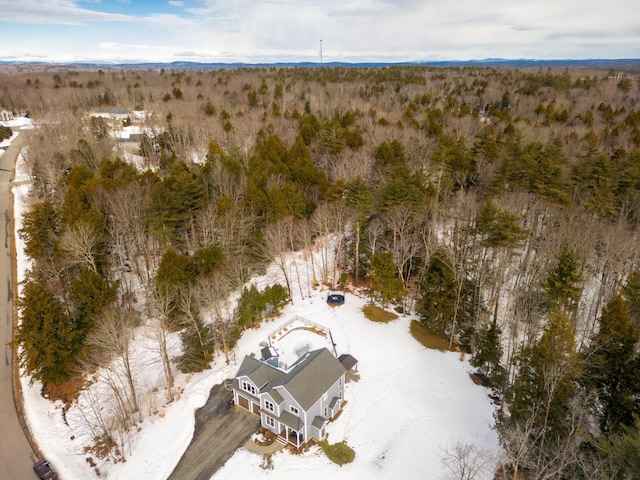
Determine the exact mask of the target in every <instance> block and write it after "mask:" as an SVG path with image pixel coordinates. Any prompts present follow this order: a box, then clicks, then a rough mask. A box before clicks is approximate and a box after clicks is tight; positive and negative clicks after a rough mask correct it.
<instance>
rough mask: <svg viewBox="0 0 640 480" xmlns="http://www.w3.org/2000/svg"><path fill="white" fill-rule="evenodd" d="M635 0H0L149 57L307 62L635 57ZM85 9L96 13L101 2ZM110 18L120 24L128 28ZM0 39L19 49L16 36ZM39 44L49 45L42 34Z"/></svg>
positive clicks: (639, 51)
mask: <svg viewBox="0 0 640 480" xmlns="http://www.w3.org/2000/svg"><path fill="white" fill-rule="evenodd" d="M636 1H637V0H607V2H602V1H601V0H563V1H558V0H538V1H536V2H531V1H530V0H486V1H484V2H478V1H477V0H455V1H452V0H352V1H349V2H344V0H305V1H303V0H272V1H264V0H261V1H259V2H256V1H255V0H233V1H229V0H200V1H199V2H197V3H196V5H197V7H194V6H193V4H191V2H185V1H183V0H166V3H165V2H140V1H138V2H137V6H138V9H137V11H140V7H141V6H144V7H145V8H144V11H143V12H142V13H138V14H137V15H138V16H137V17H134V16H132V15H122V14H120V15H119V14H112V13H105V12H99V11H94V10H88V9H87V8H81V6H80V2H76V1H72V0H20V1H16V0H0V12H2V15H3V16H2V18H0V22H13V23H16V24H18V25H19V24H20V23H30V24H38V23H48V24H70V25H78V26H79V27H78V31H79V32H83V35H84V38H87V39H90V38H92V36H98V35H99V36H100V38H101V39H102V40H103V41H104V42H112V43H114V42H115V43H118V42H127V43H131V44H136V43H149V44H150V45H153V44H154V43H155V44H157V45H163V46H158V47H157V48H152V49H151V48H150V49H146V50H144V51H141V53H140V54H141V55H142V54H144V55H156V57H154V58H150V60H153V61H163V60H170V58H168V57H167V56H178V57H181V58H202V59H203V60H204V59H207V60H210V61H216V60H219V59H224V60H229V59H230V57H234V56H235V57H234V58H233V60H245V61H254V59H259V60H260V61H266V62H268V61H278V60H280V59H285V58H286V59H289V60H296V59H299V60H314V61H315V60H318V50H319V40H320V39H323V43H324V49H323V50H324V57H325V58H324V59H325V61H331V60H345V61H399V60H421V59H434V58H439V59H472V58H487V57H502V58H525V57H526V58H585V57H593V56H598V57H600V58H620V57H636V58H637V57H640V29H639V27H638V25H637V21H636V20H637V19H636V17H637V16H636V15H633V14H630V12H634V11H636V10H637V7H636V6H635V4H636ZM85 5H86V4H85ZM171 7H177V8H178V9H171ZM92 8H93V9H95V10H99V9H100V4H99V3H98V4H93V5H92ZM129 10H132V9H128V10H122V11H124V12H128V11H129ZM167 12H173V13H167ZM115 22H127V25H126V28H122V27H123V25H122V24H118V23H115ZM89 23H91V24H92V25H88V24H89ZM97 24H99V25H101V27H100V32H99V34H98V33H96V25H97ZM34 28H37V27H34ZM83 28H86V29H87V30H86V31H83V30H82V29H83ZM31 30H33V28H32V29H31ZM107 30H109V31H107ZM69 32H70V33H69V34H68V35H71V30H69ZM30 35H33V34H32V32H31V31H30ZM65 35H67V34H66V32H65ZM78 35H79V34H78ZM123 36H124V37H126V40H125V39H124V37H123ZM141 39H142V40H141ZM63 41H64V39H61V40H60V42H59V43H60V44H62V43H63ZM3 42H11V45H12V46H14V51H17V50H18V49H17V48H15V45H16V44H17V41H16V40H13V39H12V38H10V37H9V38H8V37H5V38H3ZM40 42H41V43H42V44H43V45H45V46H43V49H44V48H49V49H51V50H53V47H52V46H49V45H48V43H50V42H49V40H48V39H46V38H41V39H40ZM115 43H114V44H115ZM67 45H69V46H71V48H73V50H74V52H73V53H74V54H76V55H80V56H81V55H83V50H82V49H83V48H86V49H87V50H86V51H87V52H89V53H88V54H89V55H93V54H94V52H93V51H92V50H91V49H90V48H91V42H89V41H87V42H86V43H83V42H77V41H75V42H72V41H71V40H68V41H67ZM103 51H104V52H109V51H112V50H108V49H103ZM220 52H225V53H220ZM58 53H60V52H58ZM63 53H65V54H68V52H63ZM256 61H257V60H256Z"/></svg>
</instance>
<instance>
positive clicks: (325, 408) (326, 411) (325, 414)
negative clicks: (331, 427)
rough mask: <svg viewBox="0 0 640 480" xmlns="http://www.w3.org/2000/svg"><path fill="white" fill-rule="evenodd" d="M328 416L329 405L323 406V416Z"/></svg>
mask: <svg viewBox="0 0 640 480" xmlns="http://www.w3.org/2000/svg"><path fill="white" fill-rule="evenodd" d="M328 416H329V407H324V418H327V417H328Z"/></svg>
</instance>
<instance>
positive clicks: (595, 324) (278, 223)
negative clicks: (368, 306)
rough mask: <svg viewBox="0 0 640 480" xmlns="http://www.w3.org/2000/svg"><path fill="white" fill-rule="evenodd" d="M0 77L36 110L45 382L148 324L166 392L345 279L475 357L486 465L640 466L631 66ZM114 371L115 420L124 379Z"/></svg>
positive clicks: (34, 296) (14, 104)
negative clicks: (131, 145) (175, 346)
mask: <svg viewBox="0 0 640 480" xmlns="http://www.w3.org/2000/svg"><path fill="white" fill-rule="evenodd" d="M2 81H3V84H5V83H6V87H5V88H3V89H2V92H1V93H0V103H3V105H4V106H5V107H8V108H14V109H16V110H28V111H29V112H30V114H31V115H32V117H34V118H35V119H36V120H40V121H42V124H41V126H40V127H39V128H38V130H37V131H36V132H34V134H33V135H32V138H31V142H30V147H29V155H28V162H29V166H30V170H31V173H32V178H33V181H34V183H33V185H34V186H33V191H32V203H31V205H30V208H29V211H28V213H27V214H26V215H25V218H24V226H23V228H22V230H21V232H20V234H21V235H22V236H23V238H24V239H25V242H26V247H27V254H28V255H29V256H30V257H31V259H32V260H33V267H32V269H31V271H30V272H29V275H28V278H27V280H26V282H25V286H24V290H23V296H22V298H21V299H20V309H21V313H22V318H23V321H22V325H21V327H20V329H19V331H18V334H17V342H18V343H19V344H21V345H22V347H23V350H22V352H23V353H22V357H21V360H22V362H23V365H24V366H25V367H26V368H27V371H29V372H30V373H31V374H32V375H33V376H34V378H37V379H39V380H42V381H43V382H44V383H45V384H47V385H48V386H49V387H50V388H51V387H54V386H58V388H59V387H60V386H61V385H65V384H66V383H67V382H68V381H69V379H71V378H73V377H75V376H76V375H78V374H79V373H86V372H92V371H95V370H96V369H97V368H98V366H99V365H105V364H106V363H107V361H108V360H112V359H114V358H116V359H120V360H121V363H122V364H123V365H127V364H128V359H127V352H128V348H129V347H128V345H129V342H130V341H131V338H133V335H134V334H135V333H134V332H135V328H136V326H138V325H139V324H140V323H141V322H143V321H145V320H144V319H146V318H147V317H150V318H152V319H153V324H154V326H155V329H156V330H155V331H156V337H157V340H158V345H159V346H160V348H159V352H160V355H161V356H162V359H163V367H164V371H165V377H166V391H167V399H168V400H171V399H172V398H173V390H172V387H173V374H172V371H173V368H175V367H176V366H177V367H178V368H180V369H181V370H183V371H196V370H199V369H202V368H206V367H207V365H209V363H210V362H211V361H212V359H213V356H214V354H215V353H216V352H222V353H223V354H224V355H227V356H228V354H229V352H230V351H231V350H232V348H233V345H234V342H235V341H236V340H237V338H238V336H239V335H240V334H241V331H242V329H243V328H247V327H249V326H251V325H253V324H255V323H258V322H259V321H261V320H262V319H264V318H267V317H268V316H269V315H272V314H273V312H274V311H277V309H278V308H281V307H282V305H283V304H284V303H283V302H286V301H291V300H292V299H293V298H295V297H296V296H302V297H304V296H305V295H309V294H310V293H311V289H312V288H314V287H315V286H316V285H317V283H318V282H326V283H328V284H331V285H335V284H337V283H342V284H346V283H347V278H345V276H344V275H342V276H341V274H348V281H349V282H350V283H351V284H352V285H355V286H356V287H366V288H367V292H368V293H369V295H370V297H371V299H372V301H374V302H376V303H378V304H380V305H383V306H385V307H388V306H393V307H395V308H398V309H403V310H404V311H408V312H416V313H417V314H418V315H419V318H420V319H421V322H422V323H423V324H424V325H426V326H428V327H429V328H430V329H432V330H433V331H434V332H436V333H439V334H443V335H446V336H447V338H448V339H449V341H450V343H451V344H452V345H453V344H454V343H455V344H457V345H460V347H461V348H463V349H464V350H466V351H468V352H469V353H471V354H473V355H474V357H473V358H474V360H473V361H474V364H475V365H476V367H477V368H478V370H479V372H480V373H481V374H482V375H483V376H484V377H485V378H486V380H487V381H488V382H489V383H490V384H491V385H492V388H493V389H494V391H495V398H496V400H497V401H499V403H500V405H501V408H500V414H499V416H498V419H497V420H498V421H497V423H498V428H499V432H500V436H501V439H502V443H503V446H504V449H505V452H506V454H507V460H506V461H505V464H504V466H503V467H502V470H501V474H502V475H503V477H504V478H513V479H519V478H536V479H542V478H635V477H637V476H638V475H640V473H638V471H639V468H640V467H639V466H638V462H637V458H640V457H639V456H638V455H637V454H638V447H637V445H638V439H639V438H640V435H639V433H638V432H639V430H638V428H639V426H640V425H639V424H638V422H637V420H636V414H637V413H638V408H639V407H640V403H639V402H640V397H639V396H638V395H639V394H640V392H638V391H637V390H638V387H637V386H636V385H635V384H634V382H633V379H634V378H636V377H637V374H638V373H640V360H639V358H638V355H637V354H636V350H637V346H638V335H639V334H638V312H639V310H638V307H637V305H638V304H640V296H639V295H638V291H639V287H638V285H639V283H638V282H639V280H638V273H637V269H638V268H639V260H640V254H639V251H638V248H637V245H638V243H637V241H638V239H637V225H638V220H639V214H640V153H639V152H640V151H639V150H638V147H639V145H640V132H639V131H638V120H639V119H640V114H639V113H638V111H636V108H637V105H636V102H637V99H638V95H639V89H638V87H639V85H638V78H637V76H636V75H635V74H634V75H626V76H624V75H622V76H620V74H619V73H617V72H616V73H615V75H614V74H613V72H608V71H606V70H586V69H576V70H566V69H562V70H559V69H558V70H555V69H544V70H542V69H507V68H504V69H496V68H475V67H474V68H471V67H469V68H450V69H449V68H424V67H392V68H384V69H349V68H335V69H312V70H311V69H309V70H307V69H276V68H271V69H254V70H233V71H224V70H220V71H213V72H182V71H146V72H140V71H126V70H113V71H109V70H107V71H95V72H92V71H88V72H73V71H66V72H63V71H61V72H59V73H56V74H54V75H52V74H51V73H47V74H45V73H23V74H21V75H15V76H12V77H8V78H3V79H2ZM9 87H11V88H9ZM18 92H19V94H18ZM102 106H122V107H126V108H129V109H136V110H145V111H146V112H147V115H145V116H144V120H143V121H142V125H141V126H142V127H144V128H145V130H144V135H143V137H142V139H141V141H140V143H139V145H138V146H136V148H135V151H133V152H132V151H131V150H129V151H127V147H126V146H125V145H124V144H120V143H118V142H116V140H115V139H114V138H113V137H112V136H111V134H110V130H112V129H113V128H121V127H122V126H121V124H119V123H118V124H117V125H115V127H114V125H110V123H113V122H108V121H106V120H103V119H95V118H94V119H91V120H89V119H88V118H87V117H86V114H87V113H88V112H89V111H91V110H92V109H95V108H98V107H102ZM54 120H55V121H54ZM131 121H134V122H135V118H132V119H131ZM126 123H129V120H127V121H126ZM134 165H136V166H134ZM290 251H299V252H303V257H304V258H305V260H304V261H296V262H293V263H292V262H291V258H290V257H287V256H286V252H290ZM313 252H316V253H317V255H314V254H313ZM315 258H319V259H320V260H319V262H318V263H316V260H314V259H315ZM269 262H275V264H276V265H277V266H278V267H279V268H280V270H281V273H282V276H283V278H284V280H285V285H283V286H282V287H283V288H282V291H277V290H278V289H276V291H274V290H273V289H271V288H270V289H268V290H265V291H263V292H260V291H257V289H256V288H255V287H253V288H247V289H245V290H244V293H242V295H241V297H240V301H239V302H238V304H237V305H238V306H236V304H233V305H232V304H231V303H230V302H229V301H228V298H229V294H230V293H231V292H232V291H236V290H238V289H240V288H241V287H242V285H243V284H244V283H245V282H247V281H248V280H249V279H250V278H251V276H252V275H253V274H255V273H257V272H260V271H262V269H264V267H265V266H266V265H267V263H269ZM309 272H311V273H309ZM305 279H308V280H305ZM174 331H180V332H181V340H182V354H181V356H179V357H178V358H171V356H170V355H169V353H168V350H167V334H168V333H169V332H174ZM227 358H228V357H227ZM78 365H80V366H82V368H81V369H79V368H78ZM122 378H124V379H126V381H124V382H122V384H123V385H126V388H125V389H124V390H125V391H126V392H127V393H126V401H123V405H125V404H126V405H127V408H128V410H127V411H130V412H135V411H137V410H138V402H137V389H136V379H135V378H133V376H132V375H131V373H130V372H129V373H126V372H125V374H124V375H123V377H122ZM53 390H55V388H53ZM122 390H123V389H122V388H120V391H122ZM634 455H635V456H634Z"/></svg>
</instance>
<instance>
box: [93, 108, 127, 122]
mask: <svg viewBox="0 0 640 480" xmlns="http://www.w3.org/2000/svg"><path fill="white" fill-rule="evenodd" d="M131 115H132V112H131V110H127V109H126V108H122V107H108V108H100V109H98V110H96V111H95V112H93V113H92V114H91V116H92V117H102V118H109V119H111V120H126V119H127V118H130V117H131Z"/></svg>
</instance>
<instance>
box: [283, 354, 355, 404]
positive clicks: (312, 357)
mask: <svg viewBox="0 0 640 480" xmlns="http://www.w3.org/2000/svg"><path fill="white" fill-rule="evenodd" d="M345 372H346V370H345V368H344V367H343V366H342V365H341V364H340V362H339V361H338V360H337V359H336V357H334V356H333V355H332V354H331V352H330V351H329V350H327V349H326V348H321V349H320V350H314V351H313V352H309V353H307V354H306V355H305V356H304V357H303V358H302V359H301V361H300V362H299V363H298V365H297V366H296V367H295V368H293V369H292V370H291V371H290V372H289V373H287V374H285V375H284V376H282V377H281V378H279V379H278V380H276V381H274V382H273V384H271V385H270V388H276V387H279V386H282V387H284V388H286V389H287V391H288V392H289V394H291V396H292V397H293V398H295V399H296V401H297V402H298V403H299V404H300V406H301V407H302V408H303V409H304V410H309V408H310V407H311V406H312V405H313V404H314V403H316V402H317V401H318V399H320V397H322V395H323V394H324V393H326V392H327V390H329V388H331V386H332V385H333V384H334V383H336V382H337V381H338V379H339V378H340V377H342V376H343V375H344V374H345Z"/></svg>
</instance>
